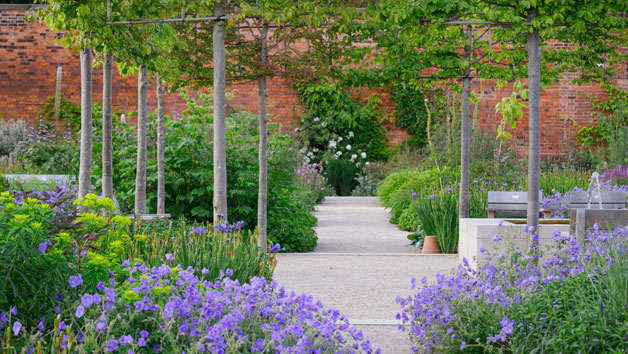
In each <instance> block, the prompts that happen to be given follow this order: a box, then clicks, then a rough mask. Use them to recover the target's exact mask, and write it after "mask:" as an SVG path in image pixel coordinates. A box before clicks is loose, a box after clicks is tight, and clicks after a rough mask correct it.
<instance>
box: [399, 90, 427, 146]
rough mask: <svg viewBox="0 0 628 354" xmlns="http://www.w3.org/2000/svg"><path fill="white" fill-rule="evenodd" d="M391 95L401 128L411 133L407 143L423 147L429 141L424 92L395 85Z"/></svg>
mask: <svg viewBox="0 0 628 354" xmlns="http://www.w3.org/2000/svg"><path fill="white" fill-rule="evenodd" d="M391 97H392V99H393V100H394V102H395V112H396V115H395V118H396V124H397V126H398V127H399V128H403V129H406V130H407V131H408V133H409V134H410V137H409V138H408V139H407V141H406V142H407V144H408V145H410V146H414V147H422V146H424V145H425V144H426V143H427V129H426V128H427V112H426V111H425V104H423V100H424V99H425V96H424V95H423V92H421V91H420V90H417V89H416V88H412V87H408V86H405V85H399V84H397V85H393V86H392V87H391Z"/></svg>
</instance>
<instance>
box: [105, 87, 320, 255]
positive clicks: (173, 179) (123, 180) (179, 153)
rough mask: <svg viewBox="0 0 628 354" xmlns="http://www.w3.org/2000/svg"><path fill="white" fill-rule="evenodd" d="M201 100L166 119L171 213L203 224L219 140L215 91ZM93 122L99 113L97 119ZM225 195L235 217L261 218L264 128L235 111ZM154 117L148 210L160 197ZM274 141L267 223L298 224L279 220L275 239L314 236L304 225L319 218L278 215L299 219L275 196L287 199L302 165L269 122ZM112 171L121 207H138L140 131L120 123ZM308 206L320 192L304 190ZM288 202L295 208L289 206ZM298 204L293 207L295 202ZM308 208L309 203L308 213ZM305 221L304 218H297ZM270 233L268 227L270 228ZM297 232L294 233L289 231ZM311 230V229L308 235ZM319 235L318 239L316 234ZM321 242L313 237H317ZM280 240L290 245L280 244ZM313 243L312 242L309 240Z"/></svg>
mask: <svg viewBox="0 0 628 354" xmlns="http://www.w3.org/2000/svg"><path fill="white" fill-rule="evenodd" d="M198 97H199V102H198V103H197V102H196V101H195V100H193V99H191V98H189V97H187V104H188V107H187V109H186V110H185V111H184V112H183V114H184V118H183V119H171V118H169V117H166V121H165V141H164V145H165V185H166V201H165V206H166V213H169V214H171V215H172V217H173V218H181V217H184V218H187V219H190V220H194V221H197V222H200V223H207V222H209V221H210V220H211V219H212V211H213V204H212V196H213V163H212V162H213V145H212V140H211V131H210V129H211V128H209V127H211V124H212V108H211V107H212V97H211V96H210V95H205V94H199V96H198ZM95 124H96V125H97V124H99V123H98V119H95ZM226 125H227V129H226V131H227V156H228V158H227V176H228V179H227V193H228V194H227V202H228V205H229V219H230V220H232V221H243V222H244V223H245V225H246V226H245V227H246V229H248V230H252V229H254V228H255V225H257V202H256V200H257V193H258V188H257V182H258V162H257V160H258V135H257V125H256V117H255V116H254V115H252V114H249V113H234V114H232V115H230V116H229V117H228V118H227V122H226ZM155 126H156V121H155V120H154V119H153V120H151V121H150V122H149V123H148V128H147V130H148V132H149V134H148V147H147V151H148V164H147V171H148V172H147V186H148V189H147V209H148V213H154V212H155V210H156V204H157V188H156V186H157V166H156V165H157V163H156V156H157V147H156V129H155ZM269 130H270V134H269V140H268V176H269V178H268V181H269V186H268V188H269V191H270V193H269V196H268V200H269V207H268V208H269V209H268V213H269V214H268V215H269V227H268V230H270V231H272V230H271V226H270V225H272V223H273V222H275V223H277V224H281V223H290V224H291V225H293V226H294V227H293V228H288V227H278V228H277V229H278V230H279V231H278V232H279V233H280V235H277V238H276V239H272V238H271V240H273V241H275V242H278V241H276V240H279V239H282V240H283V239H284V238H285V239H289V238H291V237H300V236H299V235H306V234H307V235H310V234H313V231H312V230H310V231H306V230H308V229H309V228H311V227H312V226H313V224H312V223H311V222H310V221H309V219H308V218H306V217H302V216H299V217H294V219H293V220H285V221H284V220H274V221H273V220H272V218H280V219H284V218H285V219H289V218H293V216H291V215H290V213H282V212H279V211H276V210H273V207H277V208H279V207H282V208H283V207H285V208H288V207H287V206H285V205H284V204H282V203H284V202H285V201H281V202H278V203H277V204H273V202H274V201H273V199H274V198H283V196H284V195H285V193H284V192H283V190H284V189H285V190H289V191H293V190H296V189H297V188H296V185H295V170H296V168H297V152H296V149H295V147H294V146H295V143H294V141H293V140H292V139H291V138H290V137H288V136H286V135H283V134H281V133H280V132H279V127H278V126H277V125H270V127H269ZM99 138H100V136H99V135H97V136H96V138H95V144H94V150H93V153H94V156H95V158H94V160H95V161H100V159H99V157H98V156H100V151H101V144H100V139H99ZM113 144H114V146H115V147H116V148H115V149H114V151H113V162H114V165H113V171H114V174H113V178H114V183H113V185H114V188H115V189H114V193H115V195H116V198H117V199H118V201H119V203H120V208H121V210H122V212H124V213H128V212H130V210H132V209H133V200H134V199H133V198H134V193H133V191H134V183H135V173H136V159H135V156H136V150H137V134H136V130H135V127H134V126H129V125H127V124H125V123H120V122H117V123H116V129H115V133H114V135H113ZM98 176H100V166H96V168H95V171H94V183H95V184H96V185H97V186H98V184H99V183H100V180H99V178H98ZM300 198H301V199H302V201H301V203H304V204H305V205H308V204H311V205H313V204H314V203H315V200H319V199H320V196H319V194H314V193H312V194H303V195H300ZM288 209H290V208H288ZM290 210H292V209H290ZM307 212H309V209H308V210H307V211H306V213H307ZM299 223H302V224H299ZM269 233H270V232H269ZM291 233H295V235H294V236H293V235H290V234H291ZM304 237H305V236H304ZM314 240H315V239H314ZM314 244H315V241H314ZM281 245H282V247H286V248H288V247H289V246H288V245H284V244H283V243H281ZM310 248H313V246H312V247H310Z"/></svg>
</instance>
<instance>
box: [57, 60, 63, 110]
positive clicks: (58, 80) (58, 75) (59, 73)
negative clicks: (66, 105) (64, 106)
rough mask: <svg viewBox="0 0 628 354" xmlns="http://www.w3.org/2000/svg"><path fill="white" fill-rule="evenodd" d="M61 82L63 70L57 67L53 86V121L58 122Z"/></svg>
mask: <svg viewBox="0 0 628 354" xmlns="http://www.w3.org/2000/svg"><path fill="white" fill-rule="evenodd" d="M62 80H63V68H62V67H60V66H59V67H57V84H56V86H55V121H57V120H59V113H60V112H61V83H62Z"/></svg>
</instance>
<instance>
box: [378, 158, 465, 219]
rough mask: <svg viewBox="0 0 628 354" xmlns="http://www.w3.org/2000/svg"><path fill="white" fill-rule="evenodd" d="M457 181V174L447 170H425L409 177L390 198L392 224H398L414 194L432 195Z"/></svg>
mask: <svg viewBox="0 0 628 354" xmlns="http://www.w3.org/2000/svg"><path fill="white" fill-rule="evenodd" d="M455 180H456V172H455V171H451V170H449V169H447V168H444V169H442V170H437V169H429V170H423V171H420V172H418V173H417V174H416V175H409V178H407V179H406V181H405V182H404V183H403V184H401V185H400V186H399V187H398V188H397V190H396V191H394V192H393V193H392V195H391V197H390V214H391V219H390V222H392V223H397V222H398V220H399V217H400V216H401V213H402V212H403V211H404V210H405V209H406V208H407V207H408V205H410V202H411V200H412V198H411V196H412V195H413V193H418V194H430V192H431V191H433V190H436V189H437V188H442V187H443V186H445V185H447V184H449V183H450V182H452V181H455Z"/></svg>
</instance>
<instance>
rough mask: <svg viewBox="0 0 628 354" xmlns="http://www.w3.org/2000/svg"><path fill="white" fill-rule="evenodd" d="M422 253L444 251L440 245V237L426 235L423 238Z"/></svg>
mask: <svg viewBox="0 0 628 354" xmlns="http://www.w3.org/2000/svg"><path fill="white" fill-rule="evenodd" d="M421 253H425V254H435V253H442V251H441V250H440V246H439V245H438V239H436V236H425V238H424V239H423V250H422V251H421Z"/></svg>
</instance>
